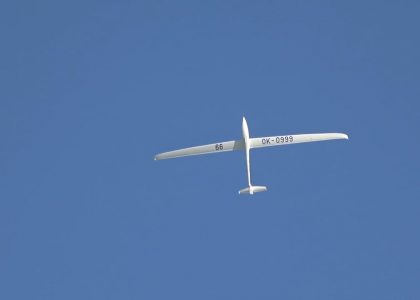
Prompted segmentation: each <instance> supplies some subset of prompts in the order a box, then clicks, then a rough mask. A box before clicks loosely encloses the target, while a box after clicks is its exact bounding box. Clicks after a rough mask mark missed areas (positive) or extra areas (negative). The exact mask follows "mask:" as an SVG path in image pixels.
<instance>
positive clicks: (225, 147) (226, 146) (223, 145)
mask: <svg viewBox="0 0 420 300" xmlns="http://www.w3.org/2000/svg"><path fill="white" fill-rule="evenodd" d="M242 149H244V141H243V140H236V141H228V142H220V143H214V144H208V145H203V146H196V147H190V148H184V149H179V150H174V151H169V152H164V153H159V154H157V155H156V156H155V160H161V159H169V158H176V157H182V156H191V155H201V154H210V153H217V152H226V151H234V150H242Z"/></svg>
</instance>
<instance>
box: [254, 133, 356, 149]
mask: <svg viewBox="0 0 420 300" xmlns="http://www.w3.org/2000/svg"><path fill="white" fill-rule="evenodd" d="M340 139H346V140H348V139H349V137H348V136H347V134H344V133H310V134H293V135H278V136H267V137H259V138H251V139H250V147H251V149H252V148H261V147H270V146H283V145H290V144H298V143H310V142H320V141H328V140H340Z"/></svg>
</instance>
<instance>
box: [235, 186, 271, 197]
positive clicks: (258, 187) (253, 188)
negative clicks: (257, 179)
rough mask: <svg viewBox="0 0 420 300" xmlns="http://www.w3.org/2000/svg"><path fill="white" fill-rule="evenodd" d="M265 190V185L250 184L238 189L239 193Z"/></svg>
mask: <svg viewBox="0 0 420 300" xmlns="http://www.w3.org/2000/svg"><path fill="white" fill-rule="evenodd" d="M266 190H267V187H265V186H257V185H255V186H250V187H247V188H244V189H242V190H240V191H239V194H250V195H252V194H254V193H258V192H265V191H266Z"/></svg>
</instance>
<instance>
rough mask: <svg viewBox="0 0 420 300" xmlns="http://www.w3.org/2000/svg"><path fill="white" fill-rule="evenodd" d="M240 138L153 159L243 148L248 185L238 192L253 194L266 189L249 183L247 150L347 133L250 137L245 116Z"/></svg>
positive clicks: (338, 138)
mask: <svg viewBox="0 0 420 300" xmlns="http://www.w3.org/2000/svg"><path fill="white" fill-rule="evenodd" d="M242 136H243V137H242V139H240V140H236V141H228V142H219V143H214V144H208V145H203V146H197V147H191V148H184V149H179V150H175V151H170V152H164V153H160V154H157V155H156V156H155V160H161V159H168V158H176V157H182V156H191V155H200V154H210V153H217V152H225V151H233V150H242V149H244V150H245V154H246V169H247V172H248V187H247V188H244V189H242V190H240V191H239V194H251V195H252V194H254V193H257V192H264V191H266V190H267V187H265V186H256V185H252V184H251V167H250V163H249V150H251V149H254V148H262V147H270V146H283V145H290V144H298V143H309V142H320V141H328V140H340V139H346V140H348V138H349V137H348V136H347V134H344V133H310V134H293V135H278V136H267V137H258V138H250V137H249V130H248V124H247V122H246V120H245V117H243V119H242Z"/></svg>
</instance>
